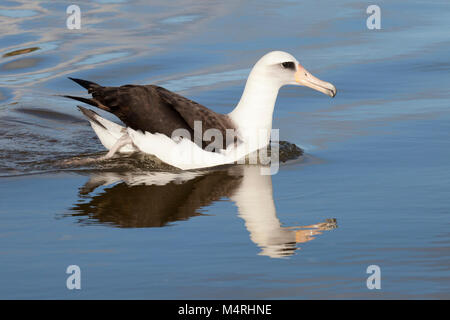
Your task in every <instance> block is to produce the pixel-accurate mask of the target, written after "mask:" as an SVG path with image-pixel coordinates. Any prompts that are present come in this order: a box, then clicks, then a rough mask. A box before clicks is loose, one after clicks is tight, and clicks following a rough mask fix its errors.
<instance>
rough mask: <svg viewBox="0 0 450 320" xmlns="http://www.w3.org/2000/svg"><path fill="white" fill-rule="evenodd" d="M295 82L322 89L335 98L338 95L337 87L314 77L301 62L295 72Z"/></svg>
mask: <svg viewBox="0 0 450 320" xmlns="http://www.w3.org/2000/svg"><path fill="white" fill-rule="evenodd" d="M295 82H297V83H298V84H299V85H301V86H306V87H310V88H312V89H314V90H317V91H320V92H323V93H325V94H326V95H329V96H330V97H332V98H334V96H335V95H336V92H337V91H336V88H335V86H333V85H332V84H331V83H329V82H325V81H322V80H320V79H317V78H316V77H314V76H313V75H312V74H311V73H309V72H308V71H307V70H306V69H305V68H303V67H302V66H301V65H300V64H299V65H298V70H297V72H296V73H295Z"/></svg>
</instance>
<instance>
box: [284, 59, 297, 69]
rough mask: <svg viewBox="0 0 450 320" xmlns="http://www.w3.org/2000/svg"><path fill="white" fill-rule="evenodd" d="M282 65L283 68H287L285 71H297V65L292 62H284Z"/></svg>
mask: <svg viewBox="0 0 450 320" xmlns="http://www.w3.org/2000/svg"><path fill="white" fill-rule="evenodd" d="M281 65H282V66H283V68H285V69H291V70H295V63H294V62H292V61H288V62H283V63H282V64H281Z"/></svg>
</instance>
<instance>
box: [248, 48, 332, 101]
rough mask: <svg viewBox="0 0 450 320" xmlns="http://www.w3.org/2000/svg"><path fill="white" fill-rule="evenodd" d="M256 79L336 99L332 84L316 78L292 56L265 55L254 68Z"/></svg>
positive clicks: (275, 52) (277, 52) (281, 53)
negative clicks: (304, 87) (260, 78)
mask: <svg viewBox="0 0 450 320" xmlns="http://www.w3.org/2000/svg"><path fill="white" fill-rule="evenodd" d="M252 73H254V75H255V76H256V77H264V78H265V79H267V81H271V82H274V84H276V85H278V86H279V87H282V86H285V85H297V86H306V87H310V88H312V89H314V90H317V91H320V92H322V93H325V94H326V95H328V96H330V97H332V98H334V96H335V95H336V88H335V86H333V85H332V84H331V83H328V82H325V81H322V80H320V79H318V78H316V77H314V76H313V75H312V74H311V73H310V72H309V71H308V70H306V69H305V68H304V67H303V66H302V65H301V64H300V63H299V62H298V61H297V59H295V58H294V57H293V56H292V55H290V54H289V53H287V52H283V51H272V52H269V53H267V54H266V55H264V56H263V57H262V58H261V59H259V61H258V62H257V63H256V64H255V66H254V67H253V70H252Z"/></svg>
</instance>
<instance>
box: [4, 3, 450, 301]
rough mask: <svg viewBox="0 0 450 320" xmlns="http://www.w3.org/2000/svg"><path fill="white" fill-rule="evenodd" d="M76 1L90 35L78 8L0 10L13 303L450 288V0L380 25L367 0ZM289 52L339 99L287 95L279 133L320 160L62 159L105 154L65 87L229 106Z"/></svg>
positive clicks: (417, 294)
mask: <svg viewBox="0 0 450 320" xmlns="http://www.w3.org/2000/svg"><path fill="white" fill-rule="evenodd" d="M78 3H79V5H80V7H81V11H82V29H81V30H67V29H66V28H65V17H66V14H65V9H66V6H67V3H66V2H64V1H39V2H36V1H3V2H2V3H1V4H0V28H1V30H2V34H1V36H0V44H1V49H0V56H2V58H0V86H1V88H0V150H1V153H0V175H1V176H2V177H1V178H0V214H1V218H0V219H1V224H0V238H1V241H0V261H1V263H0V297H1V298H43V299H46V298H154V299H157V298H177V299H180V298H181V299H183V298H189V299H191V298H208V299H209V298H232V299H236V298H238V299H239V298H255V299H259V298H275V299H278V298H282V299H298V298H376V299H378V298H447V299H448V298H449V297H450V267H449V266H450V258H449V253H450V233H449V231H448V230H449V211H450V197H449V193H450V161H449V159H450V139H449V137H450V134H449V132H450V109H449V105H450V91H449V90H448V88H449V85H450V78H449V75H448V74H449V71H450V59H449V57H450V41H449V33H448V30H449V27H450V21H449V19H448V12H449V9H450V8H449V4H448V2H446V1H409V2H408V4H405V2H404V1H389V2H388V1H378V2H377V4H378V5H379V6H380V7H381V10H382V29H381V30H373V31H371V30H368V29H367V28H366V18H367V16H368V15H367V14H366V13H365V11H366V8H367V6H368V5H369V4H372V3H371V2H369V1H347V0H345V1H339V2H335V1H325V2H324V1H322V2H321V3H320V4H319V3H317V2H316V1H308V2H307V3H305V2H296V1H227V2H226V3H222V2H212V1H199V2H195V3H191V2H189V1H185V0H180V1H177V2H175V3H172V4H171V5H167V4H166V2H165V1H153V2H152V4H148V2H147V1H125V0H124V1H79V2H78ZM27 48H38V49H30V50H26V51H22V52H20V51H19V52H18V53H20V54H18V53H17V52H16V53H14V51H16V50H21V49H27ZM275 49H278V50H284V51H287V52H290V53H292V54H293V55H295V56H296V57H297V58H298V59H299V60H300V62H301V63H302V64H303V65H304V66H305V67H306V68H307V69H308V70H310V71H311V72H312V73H313V74H315V75H316V76H318V77H319V78H321V79H323V80H325V81H329V82H332V83H333V84H334V85H335V86H336V87H337V88H338V95H337V97H336V98H335V99H333V100H332V99H329V98H328V97H326V96H325V95H322V94H320V93H318V92H315V91H312V90H309V89H306V88H296V87H286V88H283V89H282V90H281V92H280V95H279V98H278V101H277V106H276V110H275V114H274V127H275V128H280V136H281V138H282V139H283V140H288V141H290V142H293V143H296V144H297V145H299V146H301V147H303V148H304V149H305V151H306V155H305V156H304V157H303V158H302V159H300V160H299V161H296V162H293V163H290V164H287V165H283V166H281V168H280V171H279V172H278V173H277V174H276V175H274V176H261V175H259V174H258V167H255V166H240V167H234V168H221V169H219V170H214V171H208V170H206V171H199V172H193V173H185V174H174V173H167V172H154V171H152V170H148V168H146V167H145V166H143V165H142V163H143V162H142V161H141V162H140V161H137V160H136V159H126V158H125V159H121V160H120V159H119V160H115V161H113V162H108V163H103V164H101V165H98V166H91V167H70V168H67V167H62V166H61V165H60V162H59V161H60V160H61V159H67V158H71V157H74V156H76V157H80V156H84V155H92V154H103V153H104V150H103V148H102V146H101V145H100V143H99V142H98V140H97V139H96V138H95V134H94V133H93V132H92V130H91V128H90V127H89V125H88V123H87V122H86V121H85V120H84V119H83V118H82V116H81V115H80V113H79V112H78V111H77V110H76V108H75V104H74V103H73V102H72V101H66V100H64V99H62V98H60V97H58V96H56V95H58V94H72V95H76V94H81V93H82V89H81V88H80V87H77V86H76V85H75V84H74V83H72V82H71V81H69V80H67V79H66V77H67V76H75V77H79V78H86V79H89V80H92V81H96V82H99V83H101V84H105V85H121V84H125V83H142V84H143V83H156V84H159V85H162V86H164V87H167V88H168V89H171V90H175V91H177V92H179V93H181V94H183V95H185V96H187V97H189V98H191V99H193V100H195V101H198V102H200V103H202V104H204V105H206V106H209V107H211V108H213V109H214V110H216V111H219V112H224V113H225V112H229V111H230V110H231V109H232V108H233V107H234V105H235V104H236V102H237V101H238V99H239V97H240V94H241V92H242V89H243V85H244V82H245V79H246V76H247V74H248V71H249V69H250V67H251V66H252V64H253V63H254V62H255V61H256V60H257V59H258V58H259V57H260V56H262V55H263V54H264V53H266V52H268V51H271V50H275ZM27 51H29V52H27ZM12 52H13V54H11V53H12ZM8 53H10V54H9V55H8ZM102 115H105V114H103V113H102ZM109 118H110V119H113V118H112V117H109ZM72 264H76V265H79V266H80V268H81V270H82V289H81V290H79V291H77V290H73V291H69V290H67V288H66V278H67V276H68V275H67V274H66V273H65V271H66V268H67V266H68V265H72ZM369 265H378V266H379V267H380V268H381V286H382V288H381V290H368V289H367V286H366V279H367V277H368V276H369V275H368V274H367V273H366V269H367V267H368V266H369Z"/></svg>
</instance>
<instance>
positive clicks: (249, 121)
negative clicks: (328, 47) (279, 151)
mask: <svg viewBox="0 0 450 320" xmlns="http://www.w3.org/2000/svg"><path fill="white" fill-rule="evenodd" d="M285 85H297V86H307V87H310V88H312V89H315V90H318V91H320V92H323V93H325V94H326V95H329V96H330V97H334V96H335V95H336V88H335V87H334V86H333V85H332V84H331V83H328V82H325V81H322V80H319V79H317V78H316V77H314V76H313V75H312V74H311V73H309V72H308V71H307V70H306V69H305V68H303V67H302V65H301V64H300V63H299V62H298V61H297V59H295V58H294V57H293V56H292V55H290V54H289V53H286V52H282V51H272V52H269V53H268V54H266V55H264V56H263V57H262V58H261V59H259V60H258V62H257V63H256V64H255V66H254V67H253V69H252V71H251V72H250V75H249V76H248V79H247V83H246V84H245V89H244V92H243V93H242V97H241V100H239V103H238V105H237V106H236V108H235V109H234V110H233V111H232V112H231V113H229V116H230V118H231V120H232V121H233V122H234V124H235V125H236V127H237V128H238V129H239V131H240V132H241V133H243V134H242V135H243V136H244V135H248V136H252V135H255V129H264V130H266V131H267V132H269V131H270V129H272V115H273V109H274V106H275V102H276V99H277V95H278V91H279V89H280V88H281V87H282V86H285ZM263 140H264V141H262V142H261V145H260V146H261V147H262V146H265V145H267V144H268V143H269V140H270V134H269V133H268V134H267V135H266V137H265V139H263Z"/></svg>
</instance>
